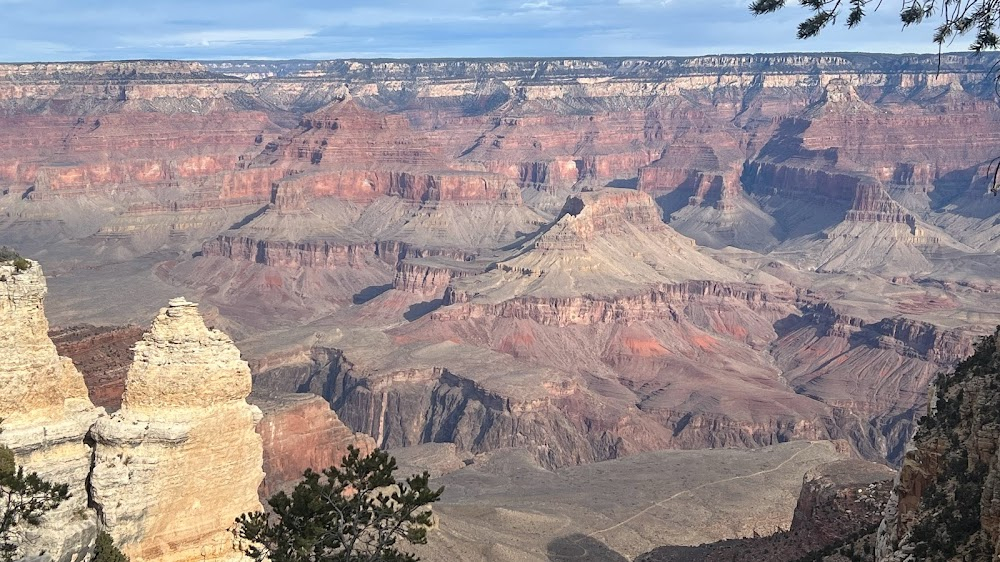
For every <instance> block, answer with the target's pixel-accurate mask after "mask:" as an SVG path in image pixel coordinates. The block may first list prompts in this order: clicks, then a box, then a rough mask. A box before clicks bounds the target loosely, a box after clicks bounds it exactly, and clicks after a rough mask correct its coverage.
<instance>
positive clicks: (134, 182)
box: [0, 54, 1000, 562]
mask: <svg viewBox="0 0 1000 562" xmlns="http://www.w3.org/2000/svg"><path fill="white" fill-rule="evenodd" d="M998 61H1000V56H997V55H994V54H980V55H976V54H944V55H941V57H940V59H939V57H938V56H937V55H881V54H771V55H732V56H721V55H719V56H702V57H672V58H670V57H668V58H592V59H537V60H528V59H503V60H499V59H497V60H490V59H468V60H458V59H455V60H451V59H449V60H435V59H426V60H362V59H357V60H337V61H213V62H173V61H137V62H100V63H33V64H0V246H9V247H11V248H15V249H16V250H17V251H18V252H19V253H20V254H21V255H23V256H25V257H28V258H30V259H31V260H32V261H31V267H30V268H29V269H28V270H26V271H23V272H18V271H15V269H14V267H13V266H6V265H2V264H0V314H2V315H0V342H2V343H3V344H4V345H5V346H7V348H9V349H12V350H13V349H17V350H19V351H18V352H17V353H5V354H0V385H2V388H3V389H4V390H0V418H2V419H3V426H2V429H3V431H2V432H0V444H5V445H7V446H8V447H10V448H11V449H12V450H14V452H15V454H16V455H17V458H18V460H19V462H20V463H22V464H24V465H25V466H27V467H29V468H31V469H32V470H38V471H39V472H40V473H42V475H43V476H45V477H47V478H51V479H54V480H59V481H66V482H72V484H71V491H72V492H73V494H74V496H73V499H72V501H71V502H69V503H67V504H66V505H64V506H63V507H60V509H59V510H57V512H55V513H54V514H53V515H52V517H51V519H52V522H51V524H49V523H47V524H46V525H44V526H42V527H41V528H39V529H38V530H37V535H38V536H37V537H35V539H34V540H35V541H36V544H38V545H40V546H39V548H40V549H41V550H46V549H47V550H49V551H50V552H71V551H73V549H74V548H78V545H89V544H91V543H92V541H93V537H94V536H95V535H96V532H97V528H98V521H99V522H100V526H101V527H102V528H104V527H106V528H108V529H109V530H110V532H111V534H112V536H113V537H114V538H115V540H116V543H117V544H121V546H122V550H123V551H124V552H125V553H126V554H128V555H129V556H130V557H131V559H132V560H133V562H143V561H147V562H149V561H153V560H157V561H160V560H163V561H171V562H180V561H187V560H203V559H209V560H240V558H239V556H238V555H237V554H236V550H235V549H236V548H237V546H238V545H236V544H234V542H233V535H232V533H230V532H228V529H229V526H231V524H232V520H233V519H234V518H235V517H236V516H237V515H239V514H240V513H243V512H246V511H252V510H257V509H261V506H262V503H261V501H262V500H266V498H267V497H269V496H270V495H271V494H272V493H274V492H276V491H279V490H290V489H291V487H292V486H293V485H294V482H295V481H296V479H297V478H298V477H299V476H300V475H301V474H302V472H303V470H305V469H306V468H323V467H325V466H329V465H331V464H334V463H336V462H337V461H338V460H339V459H340V458H341V457H342V456H343V454H344V453H345V452H346V451H347V447H348V446H349V445H351V446H354V447H357V448H359V449H361V450H362V451H371V450H374V449H375V448H384V449H388V450H389V451H390V452H391V453H394V454H396V455H397V457H398V458H399V460H400V463H401V465H402V466H403V467H412V468H413V469H414V470H423V469H425V468H429V469H430V470H431V472H432V475H434V477H435V478H440V479H442V481H443V482H445V483H446V485H447V488H448V489H451V490H453V491H452V495H450V496H448V495H446V496H445V499H444V501H443V504H442V506H441V508H440V510H439V517H440V520H441V525H442V527H441V529H442V531H441V533H443V535H442V536H443V537H444V538H443V539H441V540H439V541H438V544H437V546H435V543H434V541H432V542H431V544H430V545H428V546H426V547H420V550H419V552H420V553H422V555H424V556H425V557H426V558H427V559H428V560H449V559H461V560H484V561H485V560H497V561H500V560H532V561H534V560H539V561H545V560H553V559H555V558H552V557H551V556H557V557H558V556H562V555H561V554H556V555H553V554H552V552H554V551H553V549H556V550H557V551H559V552H563V551H565V552H576V550H578V549H580V548H583V547H581V546H580V545H581V544H585V543H587V541H593V540H599V541H600V542H601V544H606V545H611V546H612V547H613V548H614V550H615V551H616V552H620V553H622V554H625V555H628V556H629V557H634V556H637V555H640V554H642V553H643V552H646V551H650V550H652V549H654V548H656V547H658V546H660V545H662V544H665V542H670V541H673V543H672V544H676V545H690V546H697V545H699V544H701V543H703V542H712V541H720V540H726V539H740V538H745V537H750V536H756V535H759V534H769V533H772V532H775V531H779V530H780V531H788V529H789V528H790V526H791V525H792V517H793V511H795V510H796V509H797V508H796V507H795V506H796V497H798V495H799V488H800V486H801V484H802V475H803V474H804V473H806V471H813V472H811V473H810V474H812V476H811V478H813V479H814V480H816V479H820V476H818V475H817V474H819V473H818V472H817V470H818V469H817V468H816V467H819V466H821V465H824V464H825V463H831V462H835V461H836V462H839V463H841V464H839V465H836V466H838V467H840V468H839V469H838V470H842V471H845V472H846V471H847V469H846V468H844V467H853V466H854V465H850V464H844V463H860V460H866V461H871V462H875V463H881V464H884V465H888V466H889V467H892V468H893V469H895V468H898V467H899V466H900V465H901V464H902V463H903V461H904V457H905V455H906V451H907V443H908V442H909V441H910V439H911V437H912V436H913V434H914V431H915V429H916V424H917V420H918V419H919V418H920V417H921V416H922V415H923V414H924V413H925V412H926V411H927V407H928V393H929V385H930V383H931V382H932V381H933V379H934V377H935V376H936V375H937V374H939V373H942V372H946V371H948V370H949V369H951V368H953V367H954V366H955V364H956V363H957V362H958V361H959V360H961V359H963V358H965V357H967V356H969V355H970V354H971V352H972V350H973V347H974V346H975V344H976V343H977V341H979V340H980V338H982V337H983V336H986V335H988V334H992V333H993V332H994V330H995V328H996V326H997V325H1000V279H998V278H997V276H996V275H995V272H996V271H1000V258H998V256H997V251H998V250H1000V198H998V197H995V196H993V195H991V193H990V188H991V186H992V183H991V182H992V181H994V179H993V173H994V172H995V168H996V163H995V162H993V160H994V158H997V157H998V156H1000V105H998V103H997V99H996V91H995V89H994V86H995V82H994V80H995V78H996V76H995V72H996V69H995V68H994V64H995V63H997V62H998ZM43 271H44V274H43V273H42V272H43ZM43 300H44V310H43V308H42V303H43ZM195 302H197V303H198V304H197V305H196V304H194V303H195ZM15 388H16V391H15V390H8V389H15ZM220 435H224V436H225V437H226V439H225V440H222V439H220V438H219V436H220ZM705 449H719V450H718V451H705ZM847 459H853V460H850V461H848V460H847ZM727 463H728V464H727ZM663 466H672V467H678V468H676V471H678V472H683V473H685V474H687V473H691V474H697V477H696V478H694V480H692V481H691V482H689V483H686V484H685V485H688V486H689V487H687V488H685V487H684V485H682V484H681V483H678V482H674V481H671V482H670V483H669V485H667V484H666V483H665V482H666V480H664V479H665V478H667V475H664V474H659V473H658V470H657V468H656V467H663ZM719 466H739V467H743V468H745V470H742V469H741V470H742V472H740V471H736V473H734V474H736V476H735V477H733V478H735V480H734V479H732V478H729V477H727V476H726V473H725V471H724V470H723V469H721V468H718V467H719ZM858 466H862V465H861V464H859V465H858ZM864 466H865V467H866V468H864V469H860V468H859V469H858V470H860V471H869V472H871V471H875V469H872V468H871V467H870V465H867V464H865V465H864ZM614 467H625V468H626V469H627V470H630V471H632V472H630V474H633V475H634V478H635V479H636V481H637V482H638V481H640V480H641V481H642V482H644V483H645V484H642V485H643V486H647V485H648V486H649V489H648V490H647V489H645V488H643V490H644V492H643V494H644V497H646V496H648V497H650V498H653V499H661V498H660V496H662V498H667V497H670V495H671V494H674V495H679V494H682V493H685V491H691V490H695V491H698V490H700V491H699V492H698V493H700V494H703V495H704V496H705V497H711V498H715V497H723V496H725V497H739V498H740V500H739V501H741V502H743V503H742V504H740V505H741V507H739V508H738V509H737V508H733V509H732V510H730V511H727V512H725V513H721V512H720V513H721V514H720V513H715V514H700V515H699V517H702V518H703V519H704V521H711V522H712V523H711V525H708V527H706V528H705V529H704V532H702V533H701V534H697V533H693V534H688V535H683V534H678V535H676V536H674V535H671V536H669V537H668V539H669V540H668V539H665V538H664V534H663V533H664V532H665V531H664V529H668V528H676V525H677V522H678V521H680V520H682V519H683V518H684V517H685V516H684V515H683V513H682V510H683V509H694V508H693V507H692V506H690V505H688V504H687V503H684V504H682V503H681V502H677V504H676V505H677V507H674V504H673V503H671V504H669V505H667V504H666V503H663V504H662V505H661V503H652V504H651V505H650V506H648V507H644V506H643V505H639V504H636V505H631V504H629V505H624V504H622V505H617V506H616V507H615V509H612V510H608V509H604V507H603V506H602V505H598V503H595V502H597V500H593V501H592V502H591V503H590V504H587V502H583V503H584V504H587V505H588V507H587V508H586V509H583V508H580V507H579V505H576V506H569V504H570V503H571V502H569V500H565V502H564V503H566V506H563V507H560V508H556V507H551V505H550V504H548V503H546V502H544V501H542V500H541V499H538V498H544V497H547V496H546V494H551V495H552V498H551V499H552V502H555V503H559V502H558V501H557V499H558V498H559V497H564V496H560V495H559V494H558V493H556V492H554V491H553V490H563V489H566V490H568V489H570V488H571V486H570V485H569V484H567V483H566V482H565V481H564V480H572V479H577V478H578V479H582V480H583V481H586V482H595V483H597V482H602V480H601V479H602V478H607V474H606V472H607V471H613V470H616V469H615V468H614ZM43 469H44V470H43ZM622 470H624V469H622ZM734 470H735V469H734ZM885 470H886V471H888V470H889V469H887V468H886V469H885ZM660 472H662V471H660ZM716 472H718V474H716ZM875 472H878V471H875ZM873 474H874V472H873ZM890 474H891V473H890ZM171 475H174V476H171ZM176 475H184V478H178V477H176ZM519 475H523V481H522V480H518V478H521V476H519ZM639 475H643V477H642V478H640V477H639ZM657 478H659V480H657ZM743 478H746V479H747V480H748V481H749V480H754V481H759V482H761V483H760V486H762V487H765V488H767V489H768V490H769V492H768V494H769V496H768V498H769V501H770V502H771V504H773V505H779V504H780V505H781V506H782V508H781V509H784V510H786V511H787V514H786V515H776V514H774V513H771V514H766V513H761V512H760V509H761V508H760V506H754V505H752V504H753V503H754V502H753V500H754V498H753V497H749V496H748V497H742V496H740V494H741V493H742V494H744V495H746V490H745V489H744V488H743V487H742V482H743V480H741V479H743ZM824 478H826V477H825V476H824ZM837 478H841V476H840V475H839V473H838V476H837ZM886 478H889V477H888V476H886V475H885V474H882V473H881V472H879V473H878V474H877V475H876V476H872V477H871V480H872V481H875V480H877V479H881V480H878V481H879V482H883V481H884V480H885V479H886ZM213 479H214V480H213ZM699 479H700V480H699ZM829 479H832V480H836V479H835V478H833V477H828V480H829ZM843 479H845V481H846V480H849V479H847V477H843ZM832 480H831V481H832ZM191 481H197V482H199V483H200V485H202V486H205V485H206V484H205V483H206V482H209V481H210V482H211V485H210V486H209V488H211V489H212V490H214V492H213V494H211V495H210V496H207V497H206V496H204V495H202V496H199V497H198V498H194V495H196V494H195V492H194V491H192V489H191V488H190V487H189V486H188V484H189V483H190V482H191ZM837 481H838V482H839V481H840V480H837ZM824 482H825V481H824ZM850 482H851V485H852V486H853V480H851V481H850ZM515 483H516V486H517V490H519V491H518V492H517V493H520V494H523V498H524V502H514V501H513V500H511V501H508V499H509V498H508V496H507V495H505V494H506V492H505V493H500V492H498V490H506V489H507V488H504V487H503V486H514V485H515ZM636 485H637V486H639V484H636ZM865 485H867V483H866V484H865ZM136 486H141V487H142V488H143V489H144V490H146V493H145V494H144V495H136V494H130V493H129V490H130V489H134V487H136ZM621 486H624V487H619V488H615V487H608V489H607V490H605V491H604V492H602V493H605V494H606V495H609V496H610V495H616V494H626V493H627V485H626V484H621ZM845 486H846V485H845ZM879 486H883V484H879ZM597 487H601V489H603V487H602V485H598V484H595V488H597ZM640 487H641V486H640ZM845 489H846V488H845ZM872 489H875V487H874V486H873V488H872ZM616 490H617V492H616ZM666 490H670V491H671V494H668V493H665V491H666ZM741 490H742V491H741ZM879 490H881V488H879ZM660 492H664V493H662V494H661V493H660ZM566 493H567V494H569V492H566ZM815 493H818V492H815ZM564 495H565V494H564ZM570 495H571V494H570ZM518 497H521V496H518ZM685 497H686V499H684V501H685V502H692V501H693V499H692V498H693V496H692V497H687V496H685ZM852 497H853V496H852ZM532 498H535V499H532ZM591 499H592V498H591ZM536 500H537V502H539V503H538V505H536V506H535V507H530V506H528V507H525V506H526V503H525V502H527V503H531V502H532V501H536ZM559 501H563V500H559ZM588 501H589V500H588ZM651 501H652V499H651ZM665 501H666V500H664V502H665ZM671 501H672V500H671ZM713 501H714V500H713ZM803 501H804V500H803V499H802V498H799V502H800V507H801V505H802V502H803ZM810 501H812V500H810ZM852 501H853V500H852ZM609 502H610V503H613V502H611V500H609ZM610 503H609V505H610ZM473 504H475V506H476V507H471V506H472V505H473ZM771 504H768V505H771ZM532 505H534V504H532ZM633 508H634V509H633ZM435 509H436V510H437V508H435ZM720 509H722V508H720ZM802 509H805V508H802ZM629 510H632V511H629ZM755 510H757V511H755ZM635 511H641V513H647V514H653V515H655V517H653V519H651V520H647V519H642V518H640V519H635V518H630V516H629V515H628V514H629V513H632V512H635ZM849 512H850V511H848V513H849ZM81 514H83V515H81ZM644 517H645V516H644ZM748 518H749V519H748ZM748 520H749V521H750V522H747V521H748ZM510 521H516V522H518V524H523V525H525V526H529V527H531V528H532V533H526V534H525V533H516V532H513V531H511V530H510V529H511V527H510V526H509V525H508V523H510ZM651 521H653V522H651ZM720 521H722V522H721V523H720ZM449 524H450V526H449ZM801 524H802V520H801V516H799V525H801ZM53 525H54V527H53ZM504 525H507V527H506V530H505V531H503V532H498V531H497V529H499V528H501V527H504ZM671 525H673V527H671ZM609 529H623V530H624V531H625V534H624V535H615V536H613V537H612V536H611V535H607V536H604V535H601V533H605V532H606V531H608V530H609ZM570 531H573V532H576V531H579V533H581V534H579V536H576V535H571V534H570ZM852 532H853V531H852ZM463 533H465V534H467V535H473V536H477V537H489V542H490V544H492V546H491V547H489V548H485V547H484V548H483V549H470V548H469V546H468V544H466V543H465V542H463ZM533 533H534V534H533ZM599 535H600V536H599ZM561 536H571V537H576V538H571V539H567V541H568V542H558V541H559V540H562V539H559V538H558V537H561ZM484 540H485V539H484ZM553 541H556V542H553ZM79 548H84V549H85V547H79ZM79 548H78V551H80V550H79ZM86 548H89V547H86ZM435 549H437V550H435ZM546 549H548V551H546ZM560 549H561V550H560ZM545 552H549V557H546V555H545ZM659 556H663V557H665V558H663V559H673V558H667V557H666V556H667V554H665V553H660V554H659ZM54 559H56V560H66V561H67V562H69V561H70V560H80V558H72V557H69V556H68V555H67V557H62V558H60V557H59V556H56V557H55V558H54ZM560 559H561V558H560ZM566 559H575V558H573V557H572V556H570V557H568V558H566ZM579 559H580V560H583V559H584V558H579ZM622 559H623V560H624V558H622ZM630 559H631V558H630ZM652 559H658V558H650V560H652Z"/></svg>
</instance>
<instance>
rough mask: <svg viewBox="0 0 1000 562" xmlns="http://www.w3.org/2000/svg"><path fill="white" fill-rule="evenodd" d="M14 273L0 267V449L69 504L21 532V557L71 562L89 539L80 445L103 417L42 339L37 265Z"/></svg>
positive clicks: (85, 464) (93, 531) (92, 525)
mask: <svg viewBox="0 0 1000 562" xmlns="http://www.w3.org/2000/svg"><path fill="white" fill-rule="evenodd" d="M29 264H30V267H28V268H27V269H26V270H24V271H20V270H18V269H17V268H15V267H14V265H13V264H11V263H10V262H7V263H0V348H2V349H3V350H4V352H3V353H0V418H2V419H3V425H2V426H0V444H2V445H5V446H7V447H9V448H10V449H12V450H13V451H14V455H15V460H16V462H17V464H18V465H20V466H23V467H24V468H25V469H26V470H28V471H32V472H37V473H38V474H39V476H41V477H42V478H43V479H45V480H47V481H49V482H52V483H54V484H66V485H67V486H68V487H69V492H70V494H72V497H71V498H70V499H69V500H68V501H65V502H63V503H62V504H61V505H60V506H59V507H58V508H57V509H56V510H55V511H52V512H49V513H47V514H46V515H45V517H44V518H43V522H42V525H41V526H40V527H26V528H24V529H22V531H21V532H22V533H23V537H24V538H25V540H24V541H23V545H24V546H23V547H22V552H21V553H20V554H22V555H26V556H43V558H42V559H49V560H57V561H67V562H69V561H71V560H81V559H83V557H85V556H87V554H88V553H89V551H90V548H91V546H92V545H93V541H94V540H95V538H96V536H97V525H96V518H95V516H94V512H93V510H92V509H90V507H89V505H88V494H87V489H86V483H87V478H88V475H89V472H90V464H91V457H92V455H93V449H92V447H91V445H90V444H89V443H88V441H87V440H86V436H87V432H88V431H89V429H90V426H91V425H93V423H94V421H95V420H96V419H97V418H98V416H100V415H102V414H103V409H101V408H95V407H94V405H93V404H92V403H91V401H90V400H89V399H88V397H87V387H86V386H85V385H84V380H83V376H82V375H81V374H80V372H79V371H78V370H77V369H76V368H75V367H74V366H73V362H72V361H71V360H69V359H67V358H65V357H60V356H59V355H58V354H57V353H56V347H55V345H53V343H52V340H50V339H49V336H48V321H47V320H46V318H45V314H44V309H43V302H44V300H45V294H46V291H47V289H46V283H45V277H44V275H43V274H42V269H41V266H40V265H39V264H38V263H37V262H29Z"/></svg>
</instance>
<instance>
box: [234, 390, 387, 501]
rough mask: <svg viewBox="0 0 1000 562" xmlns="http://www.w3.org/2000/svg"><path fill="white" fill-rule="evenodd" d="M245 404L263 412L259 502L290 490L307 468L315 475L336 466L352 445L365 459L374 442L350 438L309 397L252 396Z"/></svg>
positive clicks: (331, 413)
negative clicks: (261, 477) (262, 459)
mask: <svg viewBox="0 0 1000 562" xmlns="http://www.w3.org/2000/svg"><path fill="white" fill-rule="evenodd" d="M250 402H251V403H252V404H254V405H255V406H258V407H259V408H260V409H261V410H262V411H263V412H264V418H263V419H262V420H261V421H260V423H259V424H257V433H259V434H260V436H261V437H262V438H263V440H264V475H265V476H264V482H263V484H261V490H260V497H261V502H264V503H266V501H267V499H268V498H270V497H271V496H272V495H274V494H275V493H277V492H279V491H282V490H283V491H286V492H287V491H290V490H291V489H292V488H294V487H295V484H296V483H297V482H298V481H299V480H301V478H302V473H303V472H305V470H306V469H310V468H311V469H312V470H314V471H316V472H319V471H322V470H323V469H324V468H327V467H330V466H340V462H341V460H342V459H343V457H344V456H345V455H346V454H347V452H348V451H347V447H348V446H353V447H354V448H356V449H358V450H360V451H361V455H362V456H364V455H367V454H368V453H370V452H371V451H372V450H374V449H375V441H374V440H373V439H372V438H371V437H369V436H367V435H364V434H362V433H355V432H354V431H352V430H351V429H350V428H348V427H347V426H346V425H344V423H343V422H341V421H340V419H339V418H338V417H337V414H336V412H334V411H333V410H331V409H330V404H329V403H328V402H327V401H326V400H323V399H322V398H320V397H319V396H316V395H313V394H274V393H270V394H255V395H251V396H250Z"/></svg>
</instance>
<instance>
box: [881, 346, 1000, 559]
mask: <svg viewBox="0 0 1000 562" xmlns="http://www.w3.org/2000/svg"><path fill="white" fill-rule="evenodd" d="M997 341H998V336H997V335H996V334H994V335H992V336H990V337H987V338H984V339H983V340H982V342H980V343H979V344H978V345H977V346H976V351H975V353H974V354H973V355H972V356H971V357H969V358H968V359H966V360H964V361H962V362H961V363H959V364H958V366H957V367H956V368H955V370H954V371H953V372H951V373H947V374H942V375H941V376H940V377H938V379H937V382H936V384H935V388H934V391H933V395H932V398H931V404H930V407H929V408H928V413H927V415H926V416H925V417H924V418H923V419H922V421H921V425H920V429H919V431H918V432H917V434H916V436H915V437H914V439H913V443H912V446H911V448H910V449H909V450H908V451H907V453H906V457H905V458H904V460H903V466H902V469H901V470H900V472H899V474H898V476H897V479H896V484H895V487H894V489H893V494H892V498H891V499H890V501H889V505H888V507H887V509H886V513H885V519H884V520H883V522H882V524H881V526H880V527H879V532H878V545H877V549H876V560H877V561H879V562H889V561H902V560H913V559H916V560H928V561H937V560H947V561H951V560H968V559H973V560H987V559H992V558H995V557H996V556H998V555H1000V510H998V508H997V500H996V498H997V490H998V488H1000V486H998V478H1000V460H998V455H997V451H998V443H1000V437H998V434H997V431H996V424H997V422H998V419H997V412H1000V404H998V398H997V396H998V394H997V392H996V390H997V388H996V387H997V373H998V372H1000V371H998V369H1000V363H998V361H1000V348H998V347H997Z"/></svg>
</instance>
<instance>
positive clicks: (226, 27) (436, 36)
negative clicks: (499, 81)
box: [0, 0, 968, 62]
mask: <svg viewBox="0 0 1000 562" xmlns="http://www.w3.org/2000/svg"><path fill="white" fill-rule="evenodd" d="M748 3H749V1H748V0H512V1H509V0H493V1H486V0H423V1H419V2H405V1H401V0H367V1H365V0H295V1H293V0H266V1H265V0H0V38H2V40H0V61H5V62H32V61H71V60H72V61H75V60H112V59H113V60H120V59H150V58H152V59H188V60H208V59H294V58H305V59H335V58H376V57H389V58H407V57H435V58H436V57H449V58H465V57H589V56H654V57H655V56H687V55H702V54H720V53H761V52H790V51H866V52H890V53H901V52H936V47H935V45H933V44H932V43H931V40H930V37H931V33H932V25H930V24H924V25H922V26H919V27H915V28H911V29H907V30H902V29H901V25H900V23H899V15H898V13H897V12H896V11H895V9H894V8H895V3H892V2H887V3H886V4H887V5H886V6H884V7H883V8H882V9H881V10H879V11H878V12H875V13H874V14H870V15H869V18H868V19H867V20H866V21H865V22H863V23H862V24H861V26H859V27H858V28H856V29H853V30H847V29H844V28H843V26H842V25H838V26H837V27H836V28H831V29H827V30H825V31H824V32H823V33H822V34H821V35H820V37H818V38H816V39H810V40H805V41H801V40H798V39H796V38H795V28H796V25H797V24H798V22H799V21H801V20H802V19H803V18H804V17H805V16H806V15H807V12H805V11H803V10H802V9H801V8H798V7H797V6H791V7H788V8H785V9H784V10H781V11H780V12H778V13H777V14H771V15H768V16H761V17H757V18H754V17H753V16H751V15H750V12H749V10H748V8H747V5H748ZM789 4H797V2H795V1H794V0H791V1H789ZM967 43H968V42H961V40H959V42H957V43H956V44H955V45H953V46H952V48H951V49H950V50H956V51H960V50H963V49H965V48H966V47H967Z"/></svg>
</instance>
